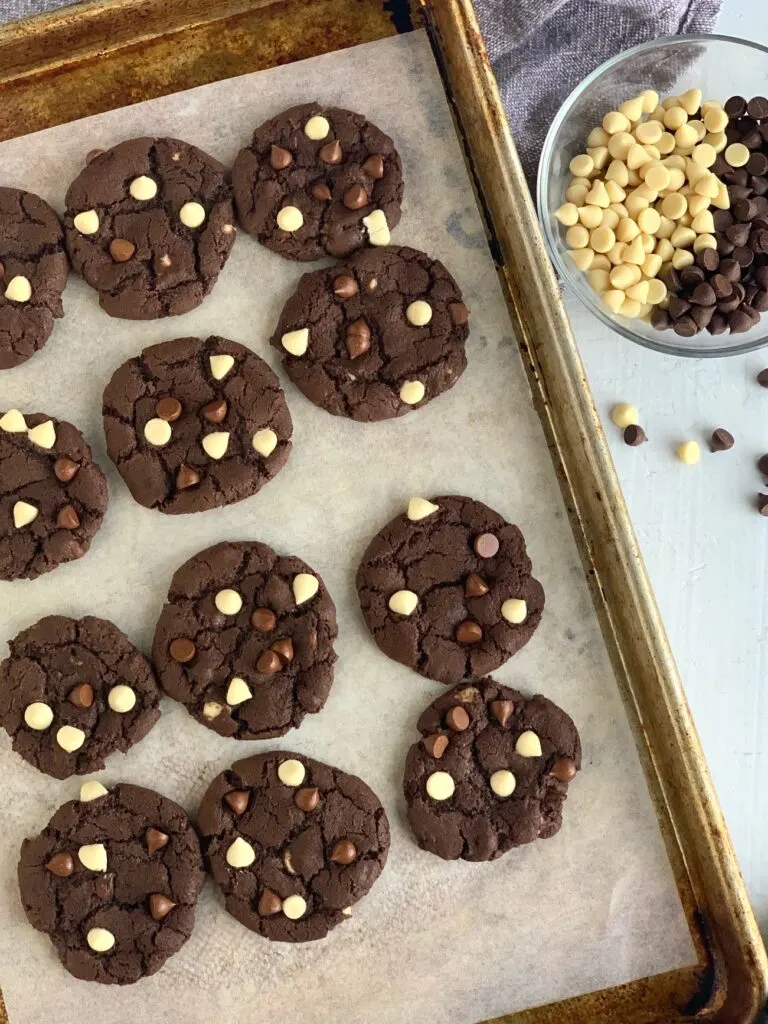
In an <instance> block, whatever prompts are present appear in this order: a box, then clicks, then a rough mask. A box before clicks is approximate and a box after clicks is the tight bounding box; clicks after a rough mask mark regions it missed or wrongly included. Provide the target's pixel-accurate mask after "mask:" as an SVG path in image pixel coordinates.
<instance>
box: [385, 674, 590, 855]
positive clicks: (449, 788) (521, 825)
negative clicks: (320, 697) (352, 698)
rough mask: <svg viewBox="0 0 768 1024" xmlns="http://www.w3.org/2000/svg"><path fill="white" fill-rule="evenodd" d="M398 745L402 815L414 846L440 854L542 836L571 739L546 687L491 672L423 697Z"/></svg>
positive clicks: (569, 764)
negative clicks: (406, 739)
mask: <svg viewBox="0 0 768 1024" xmlns="http://www.w3.org/2000/svg"><path fill="white" fill-rule="evenodd" d="M417 727H418V730H419V732H420V733H421V734H422V739H421V741H420V742H419V743H415V744H414V745H413V746H412V747H411V749H410V750H409V751H408V757H407V760H406V764H405V780H404V789H405V799H406V802H407V804H408V821H409V823H410V826H411V829H412V830H413V834H414V835H415V836H416V839H417V841H418V843H419V846H421V847H422V849H424V850H429V852H430V853H436V854H437V855H438V857H443V858H444V859H445V860H455V859H456V858H459V857H460V858H462V859H463V860H475V861H477V860H495V859H496V858H497V857H500V856H501V855H502V854H504V853H506V852H507V851H508V850H511V849H512V848H513V847H514V846H521V845H522V844H523V843H530V842H533V840H534V839H539V838H541V839H548V838H549V837H550V836H553V835H554V834H555V833H556V832H557V831H558V829H559V828H560V825H561V823H562V807H563V801H564V800H565V798H566V794H567V791H568V783H569V782H570V781H571V780H572V779H573V778H575V776H576V773H577V771H578V770H579V769H580V768H581V743H580V741H579V734H578V732H577V731H576V726H575V725H574V724H573V722H572V721H571V719H570V718H569V717H568V715H567V714H566V713H565V712H564V711H562V710H561V709H560V708H559V707H557V705H556V704H553V703H552V701H551V700H547V698H546V697H541V696H536V697H524V696H523V695H522V694H521V693H519V692H518V691H517V690H512V689H510V688H509V687H507V686H502V685H501V684H500V683H497V682H495V681H494V680H493V679H490V678H488V679H480V680H477V681H475V682H473V683H471V684H470V685H462V686H458V687H456V688H455V689H453V690H451V691H450V692H449V693H446V694H443V696H441V697H438V698H437V700H435V701H433V703H432V704H430V705H429V707H428V708H427V709H426V711H424V713H423V714H422V715H421V717H420V718H419V721H418V723H417Z"/></svg>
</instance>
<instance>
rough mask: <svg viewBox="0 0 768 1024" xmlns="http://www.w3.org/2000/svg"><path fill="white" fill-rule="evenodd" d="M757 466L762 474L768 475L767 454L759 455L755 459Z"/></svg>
mask: <svg viewBox="0 0 768 1024" xmlns="http://www.w3.org/2000/svg"><path fill="white" fill-rule="evenodd" d="M757 468H758V469H759V471H760V472H761V473H762V474H763V476H765V477H768V455H761V456H760V458H759V459H758V460H757Z"/></svg>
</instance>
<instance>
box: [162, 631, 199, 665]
mask: <svg viewBox="0 0 768 1024" xmlns="http://www.w3.org/2000/svg"><path fill="white" fill-rule="evenodd" d="M168 653H169V654H170V656H171V657H172V658H173V660H174V661H178V662H179V664H181V665H186V664H187V662H190V661H192V659H193V658H194V656H195V654H196V653H197V648H196V647H195V644H194V642H193V641H192V640H188V639H187V638H186V637H184V636H179V637H176V639H175V640H171V642H170V644H169V645H168Z"/></svg>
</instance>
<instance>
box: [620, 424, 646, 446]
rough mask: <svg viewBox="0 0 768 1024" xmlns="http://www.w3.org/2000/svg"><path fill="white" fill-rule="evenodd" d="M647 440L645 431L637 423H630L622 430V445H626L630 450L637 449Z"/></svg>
mask: <svg viewBox="0 0 768 1024" xmlns="http://www.w3.org/2000/svg"><path fill="white" fill-rule="evenodd" d="M647 440H648V437H647V435H646V433H645V431H644V430H643V428H642V427H641V426H639V425H638V424H637V423H631V424H630V425H629V426H628V427H626V428H625V430H624V443H625V444H628V445H629V446H630V448H637V447H638V446H639V445H641V444H644V443H645V442H646V441H647Z"/></svg>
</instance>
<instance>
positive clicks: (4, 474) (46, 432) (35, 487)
mask: <svg viewBox="0 0 768 1024" xmlns="http://www.w3.org/2000/svg"><path fill="white" fill-rule="evenodd" d="M107 500H108V496H107V482H106V480H105V478H104V474H103V473H102V471H101V470H100V469H99V467H98V466H97V465H96V463H95V462H93V460H92V458H91V449H90V447H89V446H88V445H87V444H86V442H85V439H84V438H83V435H82V434H81V433H80V431H79V430H77V429H76V428H75V427H73V426H72V424H71V423H67V422H66V421H64V420H56V419H53V418H51V417H48V416H46V415H44V414H43V413H31V414H26V415H25V414H23V413H21V412H19V410H18V409H9V410H8V411H7V412H5V413H2V412H0V579H2V580H16V579H30V580H31V579H35V577H37V576H41V575H42V574H43V573H45V572H50V571H51V569H55V568H56V566H57V565H61V563H62V562H71V561H72V560H73V559H75V558H80V557H82V555H84V554H85V553H86V551H87V550H88V548H89V547H90V546H91V541H92V540H93V537H94V534H95V533H96V531H97V530H98V529H99V527H100V526H101V522H102V519H103V518H104V513H105V512H106V509H107Z"/></svg>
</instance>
